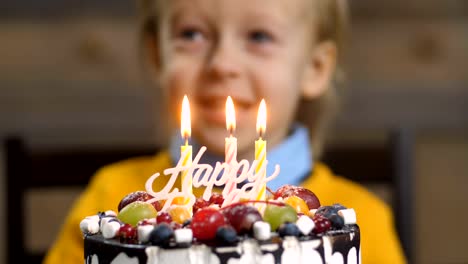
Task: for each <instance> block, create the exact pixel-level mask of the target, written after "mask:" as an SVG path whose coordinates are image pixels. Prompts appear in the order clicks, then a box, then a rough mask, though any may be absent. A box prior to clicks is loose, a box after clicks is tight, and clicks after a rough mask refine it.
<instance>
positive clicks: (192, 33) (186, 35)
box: [178, 28, 203, 41]
mask: <svg viewBox="0 0 468 264" xmlns="http://www.w3.org/2000/svg"><path fill="white" fill-rule="evenodd" d="M178 37H179V38H181V39H184V40H188V41H197V40H201V39H203V34H202V33H201V32H200V31H199V30H197V29H194V28H187V29H183V30H181V31H180V32H179V34H178Z"/></svg>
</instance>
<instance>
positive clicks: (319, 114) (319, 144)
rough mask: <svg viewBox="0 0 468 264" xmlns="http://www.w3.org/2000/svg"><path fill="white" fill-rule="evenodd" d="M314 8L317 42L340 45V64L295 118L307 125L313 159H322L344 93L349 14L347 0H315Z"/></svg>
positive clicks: (303, 103) (338, 61) (313, 0)
mask: <svg viewBox="0 0 468 264" xmlns="http://www.w3.org/2000/svg"><path fill="white" fill-rule="evenodd" d="M311 2H313V3H312V5H313V7H312V8H313V10H314V18H315V19H314V20H313V23H314V31H313V32H314V34H316V36H315V38H316V40H317V42H325V41H331V42H333V43H335V45H336V48H337V51H338V52H337V54H338V57H337V64H336V65H337V67H336V70H335V72H334V74H333V77H332V80H331V83H330V84H329V87H328V89H327V90H326V92H325V93H324V94H323V95H321V96H320V97H318V98H315V99H312V100H310V99H309V100H305V99H302V100H301V102H300V104H299V107H298V111H297V114H296V119H297V120H298V121H299V122H301V123H303V124H305V125H307V127H308V129H309V132H310V137H311V143H312V147H313V150H314V159H320V157H321V155H322V153H323V149H324V146H325V142H326V135H327V132H328V130H329V128H330V126H331V124H332V123H333V120H334V119H335V117H336V115H337V113H338V110H339V105H340V99H341V97H342V93H341V90H340V89H339V88H341V84H342V83H343V81H344V72H343V70H342V65H341V63H342V57H343V51H344V42H345V39H346V35H347V31H348V29H349V28H348V27H349V17H348V5H347V0H312V1H311Z"/></svg>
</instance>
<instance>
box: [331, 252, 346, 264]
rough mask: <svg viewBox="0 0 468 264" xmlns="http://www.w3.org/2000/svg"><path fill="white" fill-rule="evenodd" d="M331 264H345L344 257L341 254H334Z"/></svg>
mask: <svg viewBox="0 0 468 264" xmlns="http://www.w3.org/2000/svg"><path fill="white" fill-rule="evenodd" d="M330 264H344V259H343V255H341V253H340V252H335V253H333V256H332V258H331V262H330Z"/></svg>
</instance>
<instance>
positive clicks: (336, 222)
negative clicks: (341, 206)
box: [328, 214, 344, 228]
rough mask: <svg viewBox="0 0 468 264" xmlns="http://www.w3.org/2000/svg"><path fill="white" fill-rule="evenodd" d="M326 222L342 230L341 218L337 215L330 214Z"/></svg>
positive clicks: (342, 222) (342, 221)
mask: <svg viewBox="0 0 468 264" xmlns="http://www.w3.org/2000/svg"><path fill="white" fill-rule="evenodd" d="M328 220H330V222H331V224H332V226H333V227H334V228H342V227H343V226H344V220H343V218H342V217H341V216H339V215H338V214H332V215H330V216H329V217H328Z"/></svg>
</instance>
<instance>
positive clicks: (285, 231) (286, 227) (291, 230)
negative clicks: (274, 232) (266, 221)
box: [278, 223, 301, 237]
mask: <svg viewBox="0 0 468 264" xmlns="http://www.w3.org/2000/svg"><path fill="white" fill-rule="evenodd" d="M278 234H279V235H280V236H281V237H285V236H296V237H297V236H299V235H300V234H301V231H300V230H299V228H298V227H297V225H296V224H294V223H284V224H282V225H281V226H280V227H279V228H278Z"/></svg>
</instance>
